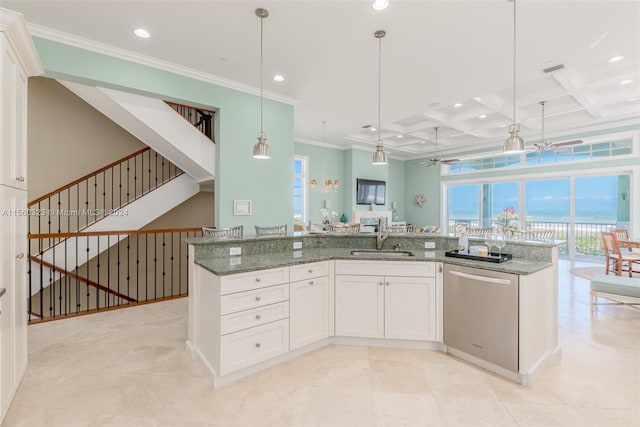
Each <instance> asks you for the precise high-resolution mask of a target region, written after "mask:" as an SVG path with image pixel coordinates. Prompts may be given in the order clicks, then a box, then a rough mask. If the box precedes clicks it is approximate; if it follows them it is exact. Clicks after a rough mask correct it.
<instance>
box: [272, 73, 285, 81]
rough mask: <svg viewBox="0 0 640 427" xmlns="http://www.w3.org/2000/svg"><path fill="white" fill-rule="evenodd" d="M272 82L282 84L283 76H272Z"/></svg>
mask: <svg viewBox="0 0 640 427" xmlns="http://www.w3.org/2000/svg"><path fill="white" fill-rule="evenodd" d="M273 80H275V81H277V82H283V81H284V76H283V75H282V74H276V75H275V76H273Z"/></svg>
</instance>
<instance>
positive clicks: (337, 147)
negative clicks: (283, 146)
mask: <svg viewBox="0 0 640 427" xmlns="http://www.w3.org/2000/svg"><path fill="white" fill-rule="evenodd" d="M294 140H295V142H297V143H300V144H307V145H316V146H318V147H324V148H333V149H335V150H342V151H344V150H348V149H349V147H345V146H344V145H338V144H330V143H328V142H321V141H316V140H313V139H307V138H299V137H296V138H294Z"/></svg>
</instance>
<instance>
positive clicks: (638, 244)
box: [618, 239, 640, 248]
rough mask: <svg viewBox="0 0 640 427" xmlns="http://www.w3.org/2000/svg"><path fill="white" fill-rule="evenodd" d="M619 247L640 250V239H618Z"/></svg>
mask: <svg viewBox="0 0 640 427" xmlns="http://www.w3.org/2000/svg"><path fill="white" fill-rule="evenodd" d="M618 246H620V247H624V248H640V239H618Z"/></svg>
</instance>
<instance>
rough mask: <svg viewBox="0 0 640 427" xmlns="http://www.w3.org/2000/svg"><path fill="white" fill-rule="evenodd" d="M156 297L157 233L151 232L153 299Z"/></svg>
mask: <svg viewBox="0 0 640 427" xmlns="http://www.w3.org/2000/svg"><path fill="white" fill-rule="evenodd" d="M157 298H158V234H157V233H153V299H157Z"/></svg>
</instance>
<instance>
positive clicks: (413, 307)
mask: <svg viewBox="0 0 640 427" xmlns="http://www.w3.org/2000/svg"><path fill="white" fill-rule="evenodd" d="M384 288H385V295H384V319H385V320H384V336H385V337H386V338H398V339H407V340H428V341H434V340H435V339H436V298H435V297H436V281H435V278H427V277H396V276H387V277H385V286H384Z"/></svg>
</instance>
